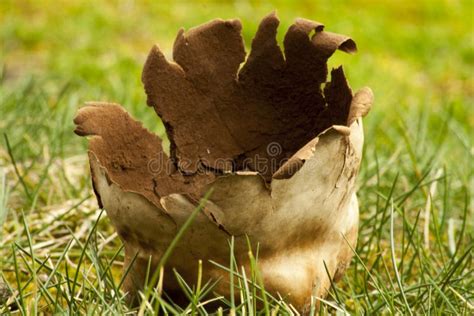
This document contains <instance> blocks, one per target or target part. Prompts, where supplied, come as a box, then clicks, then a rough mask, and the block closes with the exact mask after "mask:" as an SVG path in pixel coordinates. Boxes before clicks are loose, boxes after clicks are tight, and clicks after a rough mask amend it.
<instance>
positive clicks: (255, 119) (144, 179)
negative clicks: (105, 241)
mask: <svg viewBox="0 0 474 316" xmlns="http://www.w3.org/2000/svg"><path fill="white" fill-rule="evenodd" d="M278 24H279V22H278V19H277V17H276V16H275V14H270V15H268V16H267V17H265V18H264V19H263V20H262V22H261V24H260V27H259V29H258V31H257V34H256V36H255V38H254V40H253V41H252V47H251V51H250V54H249V55H248V57H247V58H246V59H245V55H246V53H245V49H244V44H243V40H242V37H241V34H240V31H241V25H240V22H239V21H237V20H231V21H223V20H214V21H212V22H209V23H207V24H204V25H201V26H199V27H196V28H193V29H191V30H189V31H187V32H184V31H183V30H180V31H179V32H178V36H177V38H176V41H175V45H174V49H173V59H174V62H170V61H168V60H166V58H165V57H164V55H163V54H162V52H161V51H160V50H159V48H158V46H154V47H153V48H152V50H151V52H150V54H149V56H148V59H147V61H146V64H145V67H144V70H143V76H142V81H143V83H144V86H145V91H146V94H147V96H148V104H149V105H151V106H153V108H154V109H155V111H156V113H157V114H158V115H159V116H160V117H161V119H162V121H163V123H164V124H165V127H166V131H167V134H168V137H169V139H170V143H171V147H170V157H168V156H167V155H166V154H165V153H164V151H163V149H162V143H161V140H160V139H159V137H157V136H156V135H154V134H152V133H150V132H149V131H147V130H146V129H145V128H144V127H143V126H142V125H141V124H140V123H139V122H137V121H135V120H134V119H132V118H131V117H130V116H129V115H128V113H127V112H126V111H125V110H124V109H123V108H122V107H121V106H120V105H117V104H112V103H101V102H93V103H89V104H87V105H86V106H85V107H83V108H81V109H80V110H79V113H78V115H77V116H76V118H75V120H74V122H75V124H76V125H77V127H76V130H75V132H76V133H77V134H78V135H80V136H91V137H90V144H89V158H90V163H91V172H92V181H93V186H94V191H95V193H96V195H97V199H98V201H99V204H100V206H101V207H104V208H105V209H106V210H107V214H108V216H109V217H110V218H111V220H112V223H113V225H114V226H115V228H116V229H117V232H118V234H119V236H120V237H121V239H122V240H123V241H124V244H125V261H126V262H125V265H127V264H129V263H130V262H131V258H133V257H134V256H135V255H137V258H136V260H135V263H134V265H133V267H132V269H131V270H130V273H129V275H128V276H127V278H126V281H125V284H124V286H125V291H126V292H129V293H130V297H134V296H135V295H136V293H137V291H139V290H140V289H141V288H142V287H143V285H144V284H143V283H144V281H145V273H144V271H146V269H147V267H148V259H149V258H150V256H151V258H152V265H153V264H156V263H157V262H158V260H159V258H160V256H161V255H162V253H163V252H164V251H165V249H166V247H167V246H168V245H169V243H170V242H171V240H172V239H173V237H174V235H175V233H176V231H177V229H179V227H180V226H181V225H182V224H183V223H184V221H185V220H186V219H187V217H188V216H189V214H190V212H191V211H192V210H193V209H194V208H195V207H196V204H197V201H198V200H199V199H200V198H201V197H202V196H203V194H204V193H205V192H207V191H208V190H209V189H210V188H213V189H214V192H213V194H212V196H211V197H210V199H209V201H207V203H206V205H205V208H204V210H203V212H202V213H201V214H199V215H198V217H197V219H196V220H195V222H194V223H193V226H192V227H191V229H190V232H188V233H187V234H186V235H185V236H184V237H183V241H182V242H181V243H180V244H179V245H178V247H177V248H176V250H175V252H174V254H173V256H172V257H171V258H170V260H169V263H168V265H169V266H170V267H176V268H177V270H178V271H179V272H180V273H181V274H182V276H183V277H184V278H185V280H187V281H188V282H191V283H192V282H194V281H195V278H196V273H197V260H199V259H200V260H203V263H204V272H203V275H204V277H205V278H213V279H216V278H222V279H224V280H226V279H227V280H228V278H229V276H228V273H227V272H225V271H223V270H222V269H220V268H217V267H216V266H214V265H212V264H210V263H209V261H210V260H212V261H215V262H219V263H221V264H223V265H227V262H228V258H229V248H228V238H229V237H230V236H231V235H232V236H235V249H234V252H235V255H236V258H237V260H238V262H239V264H242V265H243V266H244V267H245V268H246V269H249V262H248V246H247V239H246V236H248V237H249V238H250V240H251V242H252V245H253V246H256V245H257V244H258V245H259V249H260V250H259V251H260V260H259V263H260V269H261V271H262V277H263V279H264V283H265V286H266V289H267V290H269V291H270V292H271V293H274V294H277V293H278V294H280V295H282V296H283V297H286V298H287V299H288V300H289V302H290V303H292V304H293V305H295V306H296V308H298V309H300V310H305V308H307V306H308V304H309V302H310V298H311V295H316V296H321V297H322V296H324V295H325V294H326V293H327V290H328V288H329V284H330V281H329V279H328V276H327V271H326V269H327V270H328V271H329V273H330V275H331V277H334V278H335V279H338V278H340V277H341V275H342V274H343V272H344V270H345V268H346V267H347V265H348V264H349V262H350V259H351V257H352V251H351V250H350V247H349V246H348V245H347V242H349V244H351V245H352V246H354V245H355V242H356V239H357V223H358V204H357V199H356V197H355V179H356V175H357V173H358V169H359V165H360V160H361V152H362V144H363V131H362V120H361V117H362V116H365V115H366V114H367V113H368V112H369V110H370V107H371V105H372V99H373V95H372V92H371V90H370V89H369V88H363V89H361V90H359V91H358V92H357V93H356V94H355V95H354V96H353V95H352V92H351V89H350V88H349V86H348V84H347V82H346V79H345V76H344V73H343V70H342V67H339V68H336V69H333V70H332V71H331V79H330V81H329V82H327V76H328V71H327V59H328V58H329V57H330V56H331V55H332V54H333V53H334V51H335V50H336V49H340V50H342V51H345V52H354V51H355V50H356V46H355V43H354V42H353V41H352V40H351V39H350V38H348V37H345V36H342V35H338V34H333V33H329V32H325V31H324V30H323V25H322V24H320V23H317V22H313V21H309V20H304V19H297V20H296V22H295V23H294V24H293V25H292V26H291V27H290V28H289V30H288V31H287V33H286V35H285V38H284V49H283V52H282V50H281V49H280V47H279V46H278V44H277V41H276V39H275V36H276V31H277V27H278ZM244 61H245V63H244V64H243V65H242V63H243V62H244ZM275 146H276V147H275ZM344 236H345V237H344ZM239 266H240V265H239ZM167 271H168V272H166V273H165V276H164V277H165V289H167V290H168V291H171V292H174V291H179V286H178V284H177V283H176V280H175V279H174V277H173V274H172V272H171V271H169V270H167ZM216 289H217V291H218V292H219V293H222V294H223V295H229V288H228V284H227V283H226V282H225V281H222V282H220V283H219V284H218V285H217V288H216Z"/></svg>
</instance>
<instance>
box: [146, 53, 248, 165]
mask: <svg viewBox="0 0 474 316" xmlns="http://www.w3.org/2000/svg"><path fill="white" fill-rule="evenodd" d="M142 81H143V83H144V85H145V91H146V93H147V96H148V103H149V104H150V105H152V106H153V107H154V108H155V110H156V112H157V114H158V115H159V116H160V117H161V119H162V120H163V122H164V124H165V127H166V131H167V134H168V137H169V139H170V143H171V150H170V154H171V158H172V159H173V161H175V162H176V163H177V164H178V166H179V168H180V170H182V171H183V172H184V173H196V172H197V171H198V169H199V167H200V164H201V163H204V164H205V165H206V166H209V167H212V168H214V169H221V168H222V169H223V170H229V171H230V170H231V169H232V161H231V160H232V159H231V158H232V157H233V155H237V154H239V153H240V149H239V147H238V146H237V145H236V144H235V141H234V140H233V137H232V136H231V135H230V134H229V131H228V130H227V129H226V127H225V126H224V125H223V124H222V122H221V119H220V118H219V114H218V112H217V111H216V107H215V104H214V100H213V98H212V94H207V93H203V92H202V91H200V90H197V89H196V88H195V86H194V83H195V82H194V81H191V80H190V79H188V78H186V75H185V74H184V72H183V70H182V69H181V68H180V66H179V65H176V64H172V63H169V62H168V61H166V59H165V58H164V56H163V54H162V53H161V52H160V50H159V48H158V47H157V46H155V47H154V48H153V49H152V50H151V52H150V54H149V56H148V59H147V62H146V64H145V68H144V70H143V76H142ZM218 167H219V168H218Z"/></svg>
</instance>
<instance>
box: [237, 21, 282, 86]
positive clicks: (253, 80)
mask: <svg viewBox="0 0 474 316" xmlns="http://www.w3.org/2000/svg"><path fill="white" fill-rule="evenodd" d="M279 24H280V21H279V20H278V18H277V16H276V14H275V13H274V12H272V13H270V14H269V15H267V16H266V17H264V18H263V20H262V22H260V25H259V27H258V30H257V33H256V34H255V38H254V39H253V41H252V49H251V51H250V54H249V56H248V58H247V61H246V62H245V65H244V66H243V67H242V70H241V71H240V73H239V82H240V83H241V84H242V85H247V86H249V87H253V88H257V87H258V88H260V89H264V90H263V91H262V92H263V93H265V88H266V87H269V86H270V87H271V86H272V82H273V83H274V82H275V81H277V80H278V77H279V76H280V73H281V71H282V69H283V67H284V65H285V59H284V57H283V53H282V51H281V49H280V47H279V46H278V43H277V40H276V34H277V28H278V25H279Z"/></svg>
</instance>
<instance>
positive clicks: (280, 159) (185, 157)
mask: <svg viewBox="0 0 474 316" xmlns="http://www.w3.org/2000/svg"><path fill="white" fill-rule="evenodd" d="M278 24H279V21H278V18H277V17H276V16H275V14H273V13H272V14H270V15H268V16H266V17H265V18H264V19H263V20H262V22H261V23H260V26H259V29H258V31H257V34H256V36H255V38H254V40H253V41H252V48H251V52H250V54H249V56H248V58H247V60H246V62H245V64H244V65H243V66H242V67H241V68H240V66H241V63H242V62H244V60H245V55H246V53H245V49H244V43H243V40H242V36H241V24H240V22H239V21H237V20H230V21H223V20H214V21H211V22H209V23H207V24H204V25H201V26H199V27H196V28H193V29H191V30H189V31H188V32H184V31H183V30H180V32H179V33H178V36H177V38H176V41H175V44H174V49H173V59H174V61H175V63H173V62H168V61H167V60H166V58H165V57H164V55H163V54H162V52H161V51H160V50H159V48H158V47H157V46H154V47H153V48H152V50H151V52H150V54H149V56H148V59H147V62H146V64H145V67H144V70H143V75H142V81H143V83H144V86H145V91H146V93H147V96H148V104H149V105H151V106H153V107H154V109H155V111H156V112H157V114H158V115H159V116H160V117H161V119H162V120H163V122H164V124H165V127H166V130H167V134H168V137H169V139H170V143H171V148H170V154H171V157H170V158H171V162H172V164H174V165H175V166H176V167H177V168H178V170H179V171H180V172H181V173H182V174H183V175H192V174H196V173H199V171H200V170H207V171H210V172H212V173H214V174H220V173H222V172H233V171H237V170H251V171H257V172H259V173H260V174H261V175H262V176H263V177H264V178H265V180H266V181H267V182H270V181H271V178H272V174H273V173H274V172H275V171H277V169H278V168H279V167H280V166H281V165H282V164H283V163H284V162H285V161H286V160H287V159H288V158H290V157H291V156H292V155H293V154H294V153H295V152H296V151H298V149H300V148H301V147H303V146H304V145H305V144H306V143H308V142H309V141H310V140H312V139H313V138H314V137H316V136H317V135H318V134H319V133H320V132H322V131H323V130H325V129H327V128H328V127H330V126H332V125H347V119H348V115H349V110H350V104H351V100H352V92H351V89H350V88H349V86H348V84H347V82H346V79H345V76H344V73H343V70H342V67H339V68H336V69H334V70H332V72H331V81H330V82H328V83H326V80H327V72H328V71H327V59H328V58H329V57H330V56H331V55H332V54H333V53H334V51H335V50H336V49H341V50H343V51H346V52H354V51H355V50H356V47H355V43H354V42H353V41H352V40H351V39H349V38H348V37H345V36H342V35H338V34H333V33H329V32H324V31H323V26H322V25H321V24H319V23H317V22H313V21H309V20H304V19H297V20H296V22H295V23H294V24H293V25H292V26H291V27H290V28H289V30H288V31H287V33H286V35H285V38H284V54H283V52H282V51H281V49H280V47H279V46H278V43H277V41H276V32H277V27H278ZM312 33H314V34H313V35H311V34H312ZM239 69H240V71H239ZM323 84H325V87H324V89H322V85H323ZM271 146H273V148H272V147H271Z"/></svg>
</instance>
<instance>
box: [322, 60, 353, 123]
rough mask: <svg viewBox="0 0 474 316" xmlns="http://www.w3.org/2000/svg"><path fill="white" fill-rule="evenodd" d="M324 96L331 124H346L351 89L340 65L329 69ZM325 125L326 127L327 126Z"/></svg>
mask: <svg viewBox="0 0 474 316" xmlns="http://www.w3.org/2000/svg"><path fill="white" fill-rule="evenodd" d="M324 96H325V97H326V102H327V104H328V108H327V110H328V114H329V117H330V118H331V121H330V122H328V123H329V124H328V125H326V126H327V127H330V126H331V125H346V124H347V118H348V116H349V111H350V108H351V101H352V90H351V88H350V87H349V84H348V83H347V80H346V77H345V75H344V70H343V69H342V66H339V67H338V68H335V69H333V70H332V71H331V82H329V83H328V84H327V85H326V87H325V88H324ZM327 127H326V128H327Z"/></svg>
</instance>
